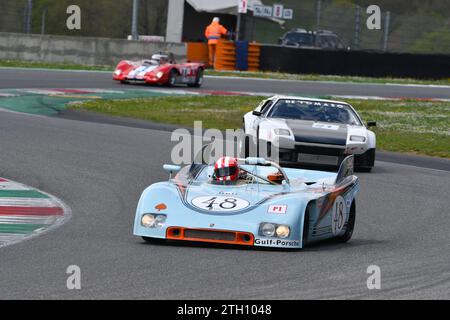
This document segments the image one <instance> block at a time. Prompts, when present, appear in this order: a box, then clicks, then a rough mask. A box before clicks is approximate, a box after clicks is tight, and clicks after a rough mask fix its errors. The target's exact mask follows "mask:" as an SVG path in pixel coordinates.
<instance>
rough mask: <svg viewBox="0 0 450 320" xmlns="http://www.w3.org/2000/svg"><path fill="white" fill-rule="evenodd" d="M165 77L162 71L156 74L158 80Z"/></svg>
mask: <svg viewBox="0 0 450 320" xmlns="http://www.w3.org/2000/svg"><path fill="white" fill-rule="evenodd" d="M163 75H164V72H162V71H160V72H158V73H157V74H156V77H157V78H158V79H161V78H162V76H163Z"/></svg>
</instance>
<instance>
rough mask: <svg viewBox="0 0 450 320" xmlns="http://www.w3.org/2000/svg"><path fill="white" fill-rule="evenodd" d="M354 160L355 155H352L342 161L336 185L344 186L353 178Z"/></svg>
mask: <svg viewBox="0 0 450 320" xmlns="http://www.w3.org/2000/svg"><path fill="white" fill-rule="evenodd" d="M354 159H355V157H354V156H353V155H351V156H348V157H347V158H345V159H344V160H343V161H342V163H341V166H340V167H339V171H338V173H337V176H336V180H335V182H334V184H335V185H341V184H344V183H346V182H347V181H348V180H350V179H351V178H349V177H352V176H353V173H354V171H355V169H354V168H355V166H354Z"/></svg>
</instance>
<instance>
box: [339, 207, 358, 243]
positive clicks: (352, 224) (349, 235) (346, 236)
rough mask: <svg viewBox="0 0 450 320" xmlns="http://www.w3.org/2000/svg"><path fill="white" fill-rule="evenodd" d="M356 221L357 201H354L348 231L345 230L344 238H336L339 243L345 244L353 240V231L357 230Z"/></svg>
mask: <svg viewBox="0 0 450 320" xmlns="http://www.w3.org/2000/svg"><path fill="white" fill-rule="evenodd" d="M355 221H356V201H355V200H353V202H352V206H351V207H350V213H349V217H348V222H347V229H346V230H345V233H344V234H343V235H342V236H339V237H337V238H336V241H337V242H340V243H345V242H348V241H349V240H350V239H351V238H352V235H353V230H354V229H355Z"/></svg>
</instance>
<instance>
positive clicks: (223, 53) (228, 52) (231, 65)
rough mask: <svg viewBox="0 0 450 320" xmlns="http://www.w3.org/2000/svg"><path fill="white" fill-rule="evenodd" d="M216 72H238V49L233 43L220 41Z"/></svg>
mask: <svg viewBox="0 0 450 320" xmlns="http://www.w3.org/2000/svg"><path fill="white" fill-rule="evenodd" d="M214 69H216V70H236V47H235V45H234V42H233V41H228V40H220V41H219V43H218V44H217V49H216V61H215V63H214Z"/></svg>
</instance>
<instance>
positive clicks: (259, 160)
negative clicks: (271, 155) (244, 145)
mask: <svg viewBox="0 0 450 320" xmlns="http://www.w3.org/2000/svg"><path fill="white" fill-rule="evenodd" d="M245 164H248V165H261V166H264V165H266V164H267V161H266V159H264V158H257V157H248V158H245Z"/></svg>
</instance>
